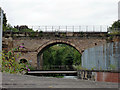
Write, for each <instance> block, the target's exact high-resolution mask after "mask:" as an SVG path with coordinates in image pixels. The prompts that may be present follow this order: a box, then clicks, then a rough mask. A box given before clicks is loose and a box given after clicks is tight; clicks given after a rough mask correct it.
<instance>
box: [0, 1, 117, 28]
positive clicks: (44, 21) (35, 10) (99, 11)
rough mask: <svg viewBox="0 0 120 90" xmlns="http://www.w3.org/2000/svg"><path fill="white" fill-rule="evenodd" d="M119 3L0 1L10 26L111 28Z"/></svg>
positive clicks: (115, 18)
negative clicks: (100, 26) (101, 26)
mask: <svg viewBox="0 0 120 90" xmlns="http://www.w3.org/2000/svg"><path fill="white" fill-rule="evenodd" d="M118 1H119V0H0V7H2V8H3V10H4V12H5V13H6V14H7V18H8V23H10V24H11V25H13V26H14V25H33V26H34V25H111V24H112V23H113V22H114V21H116V20H118Z"/></svg>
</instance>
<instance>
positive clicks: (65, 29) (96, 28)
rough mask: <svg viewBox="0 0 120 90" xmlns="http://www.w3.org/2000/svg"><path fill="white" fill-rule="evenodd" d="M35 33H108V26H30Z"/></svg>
mask: <svg viewBox="0 0 120 90" xmlns="http://www.w3.org/2000/svg"><path fill="white" fill-rule="evenodd" d="M28 27H29V28H30V29H33V30H35V31H38V32H39V31H43V32H107V31H108V26H107V25H86V26H85V25H82V26H28Z"/></svg>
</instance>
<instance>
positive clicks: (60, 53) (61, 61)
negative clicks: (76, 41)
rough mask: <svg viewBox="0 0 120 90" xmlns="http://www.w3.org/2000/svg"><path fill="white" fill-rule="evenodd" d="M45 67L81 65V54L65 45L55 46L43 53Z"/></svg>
mask: <svg viewBox="0 0 120 90" xmlns="http://www.w3.org/2000/svg"><path fill="white" fill-rule="evenodd" d="M43 60H44V63H43V65H44V66H47V67H46V69H48V68H49V66H51V65H80V64H81V54H80V53H79V52H78V51H77V50H76V49H74V48H73V47H70V46H68V45H65V44H57V45H54V46H52V47H50V48H48V49H47V50H45V51H44V52H43Z"/></svg>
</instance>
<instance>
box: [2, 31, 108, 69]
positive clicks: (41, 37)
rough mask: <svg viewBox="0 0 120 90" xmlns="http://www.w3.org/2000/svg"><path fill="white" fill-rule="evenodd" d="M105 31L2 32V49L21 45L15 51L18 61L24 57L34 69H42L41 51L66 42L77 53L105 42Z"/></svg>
mask: <svg viewBox="0 0 120 90" xmlns="http://www.w3.org/2000/svg"><path fill="white" fill-rule="evenodd" d="M106 39H107V32H31V33H30V32H28V33H27V32H4V33H3V49H4V50H10V49H12V48H18V47H19V46H23V47H24V48H22V49H20V50H19V51H16V53H21V54H20V55H19V57H18V58H17V60H18V61H20V60H21V59H26V60H27V61H28V62H29V63H30V64H31V65H32V66H34V67H35V68H36V69H38V70H39V69H42V66H43V59H42V53H43V51H44V50H45V49H47V48H49V47H51V46H53V45H55V44H67V45H69V46H72V47H73V48H75V49H76V50H77V51H78V52H79V53H81V54H82V53H83V52H84V50H85V49H87V48H91V47H94V46H97V45H102V44H105V43H106Z"/></svg>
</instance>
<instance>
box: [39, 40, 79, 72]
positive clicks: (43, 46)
mask: <svg viewBox="0 0 120 90" xmlns="http://www.w3.org/2000/svg"><path fill="white" fill-rule="evenodd" d="M56 44H66V45H68V46H71V47H73V48H74V49H76V50H77V51H78V52H79V53H80V54H81V52H80V50H79V49H78V48H77V47H76V46H75V45H74V44H72V43H70V42H66V41H61V40H60V41H52V42H48V43H46V44H44V45H42V46H41V47H39V49H38V54H37V69H40V70H41V69H42V66H43V60H42V57H43V54H42V53H43V52H44V51H45V50H46V49H47V48H49V47H51V46H54V45H56Z"/></svg>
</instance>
